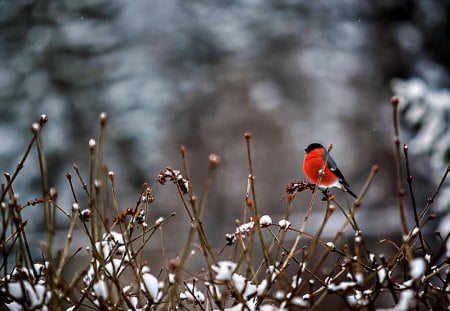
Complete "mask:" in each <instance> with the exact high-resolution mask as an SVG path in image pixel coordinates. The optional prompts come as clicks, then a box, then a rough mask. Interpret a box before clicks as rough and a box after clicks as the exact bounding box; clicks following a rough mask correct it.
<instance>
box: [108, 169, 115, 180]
mask: <svg viewBox="0 0 450 311" xmlns="http://www.w3.org/2000/svg"><path fill="white" fill-rule="evenodd" d="M108 177H109V179H111V180H114V172H113V171H109V172H108Z"/></svg>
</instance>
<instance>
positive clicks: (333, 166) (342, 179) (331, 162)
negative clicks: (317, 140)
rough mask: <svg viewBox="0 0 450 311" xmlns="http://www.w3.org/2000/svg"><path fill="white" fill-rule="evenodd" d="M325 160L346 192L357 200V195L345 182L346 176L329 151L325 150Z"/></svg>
mask: <svg viewBox="0 0 450 311" xmlns="http://www.w3.org/2000/svg"><path fill="white" fill-rule="evenodd" d="M323 159H324V160H326V161H327V165H328V167H329V168H330V171H332V172H333V173H334V174H335V175H336V176H337V178H339V182H340V183H341V184H342V185H343V186H344V188H345V190H347V192H348V193H350V194H351V195H352V196H353V197H355V198H357V196H356V194H354V193H353V191H352V190H351V189H350V185H349V184H348V182H347V181H346V180H345V177H344V175H343V174H342V172H341V171H340V170H339V168H338V167H337V164H336V162H334V160H333V158H332V157H331V156H330V155H329V153H328V151H327V150H326V149H325V148H324V153H323Z"/></svg>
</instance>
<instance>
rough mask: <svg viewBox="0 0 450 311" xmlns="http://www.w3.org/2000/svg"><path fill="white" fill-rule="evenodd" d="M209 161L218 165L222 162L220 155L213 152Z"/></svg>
mask: <svg viewBox="0 0 450 311" xmlns="http://www.w3.org/2000/svg"><path fill="white" fill-rule="evenodd" d="M209 163H211V164H212V165H217V164H219V163H220V157H219V156H218V155H217V154H214V153H211V154H210V155H209Z"/></svg>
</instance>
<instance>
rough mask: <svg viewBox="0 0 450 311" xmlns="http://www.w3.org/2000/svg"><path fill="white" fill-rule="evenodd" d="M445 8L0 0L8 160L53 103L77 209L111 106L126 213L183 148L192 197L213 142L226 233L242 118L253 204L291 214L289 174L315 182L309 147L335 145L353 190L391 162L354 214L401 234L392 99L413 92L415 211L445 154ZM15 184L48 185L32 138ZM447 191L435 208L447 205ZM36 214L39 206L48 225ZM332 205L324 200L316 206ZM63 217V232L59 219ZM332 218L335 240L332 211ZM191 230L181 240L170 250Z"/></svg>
mask: <svg viewBox="0 0 450 311" xmlns="http://www.w3.org/2000/svg"><path fill="white" fill-rule="evenodd" d="M449 15H450V2H448V1H439V0H427V1H408V0H399V1H361V0H346V1H320V0H319V1H304V0H285V1H269V0H258V1H254V0H248V1H226V0H220V1H202V0H192V1H181V0H135V1H119V0H78V1H69V0H67V1H62V0H58V1H56V0H54V1H51V0H35V1H33V0H15V1H10V0H0V140H1V143H0V169H1V171H2V173H3V172H10V173H11V172H13V171H14V168H15V167H16V165H17V163H18V161H19V159H20V157H21V156H22V154H23V152H24V150H25V146H26V144H27V143H28V141H29V139H30V137H31V131H30V125H31V123H32V122H34V121H36V120H37V119H38V118H39V116H40V114H42V113H45V114H47V115H48V117H49V122H48V124H47V125H46V126H45V129H44V131H43V140H44V148H45V151H46V153H47V160H48V166H49V172H50V185H51V186H53V187H55V188H56V189H57V191H58V193H59V197H58V198H59V203H60V205H61V206H62V207H63V208H65V209H67V210H69V209H70V207H71V204H72V197H71V194H70V189H69V187H68V185H67V181H66V177H65V174H66V172H67V171H72V164H73V163H78V164H79V166H80V169H81V171H82V173H83V174H85V177H86V178H87V176H88V175H87V171H88V140H89V139H90V138H92V137H93V138H95V137H96V136H97V133H98V115H99V113H100V112H106V113H107V114H108V116H109V123H108V129H107V140H106V154H105V162H106V164H107V165H108V168H109V169H111V170H113V171H114V172H115V174H116V180H117V187H118V193H119V199H120V203H121V207H122V208H123V209H125V208H127V207H133V206H134V205H135V202H136V199H137V197H138V195H139V192H140V189H141V187H142V184H143V183H144V182H145V181H147V182H150V183H152V182H154V180H155V179H156V176H157V175H158V173H159V171H160V170H161V169H163V168H165V167H166V166H171V167H174V168H178V169H181V168H182V161H181V157H180V153H179V147H180V145H181V144H184V145H185V146H186V147H187V150H188V153H187V155H188V161H189V167H190V172H191V177H192V182H193V184H194V191H195V192H196V193H197V194H198V195H200V193H201V189H202V187H203V184H204V180H205V177H206V173H207V168H208V156H209V154H211V153H216V154H218V155H219V156H220V157H221V160H222V161H221V164H220V166H219V169H218V171H217V176H216V179H215V181H214V185H213V189H212V190H211V193H210V196H209V199H208V203H207V205H206V207H205V212H204V216H205V226H206V231H207V234H208V236H210V238H212V239H214V240H215V241H216V243H217V245H218V246H221V245H223V243H224V234H225V233H226V232H231V231H234V220H235V219H236V218H241V217H242V216H241V215H242V214H241V212H242V209H243V207H244V195H245V191H246V186H247V176H248V164H247V153H246V148H245V140H244V132H245V131H250V132H251V133H252V141H251V144H252V152H253V160H254V171H255V178H256V194H257V200H258V206H259V210H260V212H261V213H263V214H265V213H268V214H270V215H271V216H272V217H273V219H274V221H278V219H279V218H281V215H282V214H283V213H284V210H285V206H286V201H285V199H284V198H283V196H284V187H285V185H286V184H289V183H290V182H292V181H295V180H296V179H304V175H303V173H302V171H301V163H302V160H303V155H304V151H303V150H304V148H305V147H306V146H307V145H308V144H309V143H311V142H319V143H322V144H324V145H326V146H327V145H329V144H331V143H332V144H333V145H334V148H333V151H332V155H333V157H334V159H335V160H336V162H337V163H338V164H339V166H340V168H341V170H342V171H343V172H344V175H345V176H346V179H347V180H348V181H349V183H350V184H351V185H352V188H353V190H354V191H355V192H356V193H359V191H360V190H361V188H362V185H363V183H364V181H365V179H366V178H367V176H368V175H369V173H370V169H371V166H372V165H373V164H375V163H378V164H379V165H380V171H379V173H378V175H377V177H376V179H375V182H374V184H373V186H372V187H371V189H370V191H369V193H368V195H367V198H366V201H365V203H364V208H363V209H361V213H360V214H359V215H358V217H359V219H360V221H361V223H362V224H363V227H364V226H365V228H366V229H365V231H366V234H369V235H372V236H373V237H374V239H379V234H381V233H383V234H384V235H385V236H384V237H387V236H386V235H389V234H391V235H392V236H396V235H397V234H399V225H398V224H399V217H398V210H397V209H396V208H395V206H396V205H395V204H396V197H395V184H394V181H395V179H394V161H393V144H392V125H391V124H392V113H391V106H390V102H389V99H390V97H391V96H392V95H393V94H397V95H399V96H400V98H401V110H402V114H401V119H402V121H401V123H402V142H404V143H411V144H410V154H411V156H412V158H411V161H412V162H413V166H412V173H413V174H414V178H415V179H414V186H415V189H416V198H417V201H418V206H419V210H421V209H422V208H423V206H424V205H425V203H426V201H427V199H428V197H429V196H430V194H431V193H432V191H433V189H435V187H436V185H437V183H438V182H439V180H440V178H441V177H442V175H443V173H444V171H445V168H446V167H447V164H448V162H449V161H448V159H449V150H450V147H449V146H450V135H449V120H450V95H449V94H450V93H449V82H450V80H449V74H448V73H449V68H450V58H448V55H450V40H449V38H450V36H449V32H450V18H449ZM447 184H448V183H447ZM15 189H16V192H18V193H19V195H20V199H21V202H23V203H24V202H26V201H27V200H31V199H34V198H36V197H39V196H40V174H39V165H38V160H37V156H36V153H35V151H33V153H32V155H31V156H30V157H29V159H28V161H27V163H26V166H25V169H24V171H23V173H22V174H21V175H20V176H19V178H18V179H17V182H16V188H15ZM449 189H450V187H445V189H444V190H443V191H442V192H441V195H440V197H439V200H438V204H437V207H438V208H437V209H436V210H435V211H436V212H439V213H442V214H445V213H447V211H448V207H449V202H450V190H449ZM154 192H155V195H156V201H155V202H154V203H153V207H152V212H151V213H152V214H151V215H150V217H153V218H154V219H157V218H158V217H159V216H165V215H168V214H170V213H171V212H172V211H176V212H177V217H176V218H175V219H174V220H173V221H171V222H169V223H168V224H167V227H166V230H167V231H169V232H173V231H171V230H177V231H175V232H185V231H187V230H188V228H189V224H188V223H187V221H186V218H185V212H184V211H183V207H182V205H181V203H180V201H179V198H178V196H177V193H176V190H175V188H174V187H173V186H172V185H168V186H165V187H161V186H157V185H156V186H155V188H154ZM335 193H337V195H338V196H339V195H341V194H339V193H338V192H335ZM340 198H341V199H342V197H340ZM308 202H309V193H308V194H306V193H302V194H299V196H298V198H297V200H296V203H295V210H294V212H295V214H296V216H294V217H299V218H298V219H302V218H301V217H303V213H304V212H305V210H306V206H307V203H308ZM408 207H410V204H409V201H408ZM41 212H42V211H41V210H39V209H36V208H35V209H32V208H29V209H28V210H27V214H28V215H29V217H34V220H33V222H30V223H29V227H30V229H34V230H36V231H37V232H39V229H40V228H42V222H40V221H39V219H40V218H39V216H37V215H41ZM410 212H411V211H410ZM322 215H323V210H320V209H316V212H315V214H314V216H313V219H315V218H314V217H318V218H319V219H321V218H322ZM411 215H412V212H411V213H410V216H411ZM411 219H412V218H411ZM447 219H449V216H448V215H447ZM60 224H61V228H60V229H61V230H62V231H61V232H65V230H66V224H67V223H66V222H65V220H64V218H61V222H60ZM364 224H365V225H364ZM411 224H412V222H411ZM449 224H450V221H447V222H441V230H446V232H448V231H449V230H450V226H449ZM437 225H438V224H437V223H436V226H437ZM327 230H329V231H326V234H328V233H329V234H330V235H333V236H334V232H335V231H334V232H333V227H332V223H331V224H330V227H328V228H327ZM37 236H39V235H37ZM62 236H63V238H64V234H63V235H62ZM168 236H169V237H170V235H168ZM177 242H178V243H180V245H177ZM183 243H184V240H183V239H180V238H179V235H177V239H176V241H174V244H170V243H168V245H171V246H173V248H174V249H173V250H174V251H176V250H179V249H180V247H182V244H183Z"/></svg>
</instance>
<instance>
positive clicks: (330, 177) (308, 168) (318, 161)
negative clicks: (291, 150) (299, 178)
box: [303, 148, 339, 187]
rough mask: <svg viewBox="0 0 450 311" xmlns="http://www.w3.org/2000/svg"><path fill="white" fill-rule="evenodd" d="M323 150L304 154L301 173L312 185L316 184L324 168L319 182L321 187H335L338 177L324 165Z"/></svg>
mask: <svg viewBox="0 0 450 311" xmlns="http://www.w3.org/2000/svg"><path fill="white" fill-rule="evenodd" d="M324 152H325V149H323V148H317V149H314V150H311V151H310V152H308V153H306V154H305V158H304V161H303V171H304V172H305V175H306V176H307V177H308V179H309V180H311V181H312V182H313V183H315V184H317V182H318V180H319V176H320V171H321V170H322V169H323V168H325V171H324V174H323V176H322V179H321V180H320V185H319V186H321V187H331V186H335V185H336V183H338V182H339V181H338V177H337V176H336V174H335V173H333V172H332V171H331V170H330V168H329V167H328V165H326V164H325V159H324Z"/></svg>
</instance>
